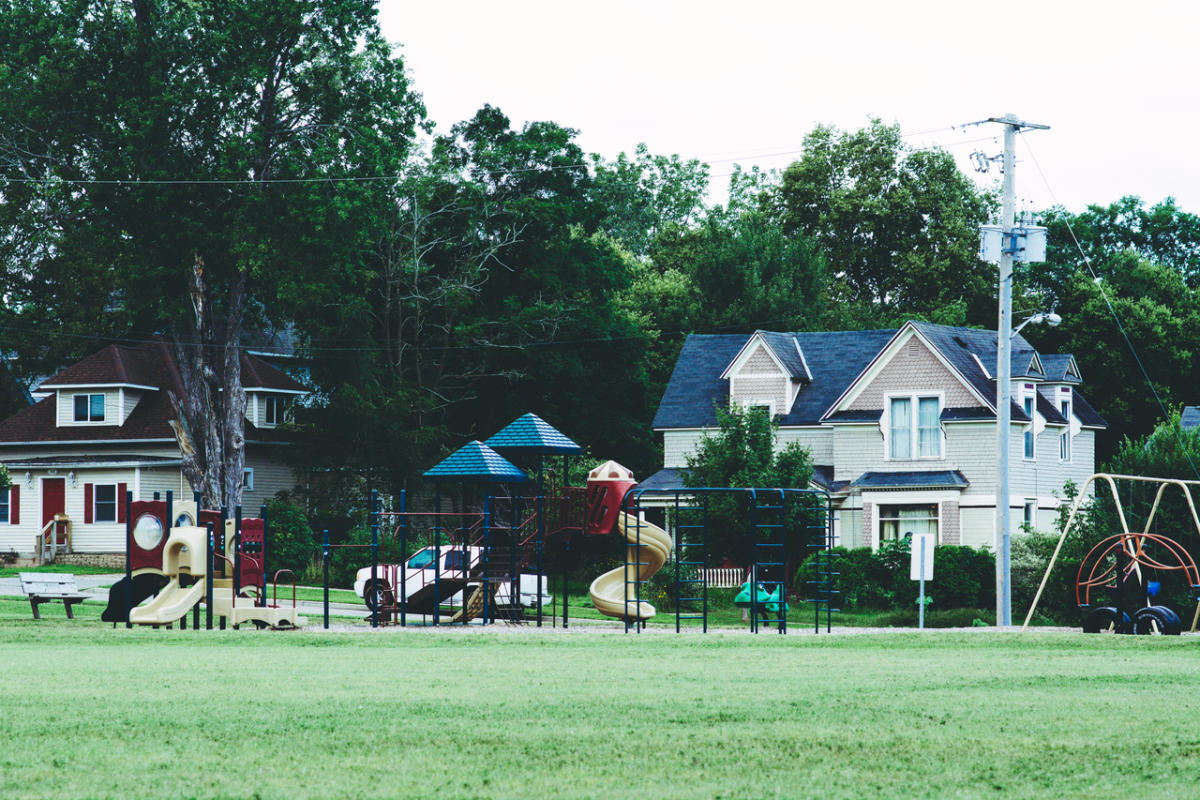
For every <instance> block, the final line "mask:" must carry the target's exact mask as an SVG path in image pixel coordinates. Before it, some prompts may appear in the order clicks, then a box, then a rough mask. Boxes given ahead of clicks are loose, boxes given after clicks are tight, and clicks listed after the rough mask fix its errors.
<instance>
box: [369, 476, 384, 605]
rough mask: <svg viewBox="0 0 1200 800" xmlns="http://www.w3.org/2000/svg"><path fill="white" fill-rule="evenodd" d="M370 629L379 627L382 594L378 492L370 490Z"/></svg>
mask: <svg viewBox="0 0 1200 800" xmlns="http://www.w3.org/2000/svg"><path fill="white" fill-rule="evenodd" d="M371 593H372V594H373V595H374V598H373V600H374V602H373V603H371V627H372V628H378V627H379V603H380V598H382V597H383V594H382V593H381V592H380V591H379V492H378V491H377V490H375V489H372V490H371Z"/></svg>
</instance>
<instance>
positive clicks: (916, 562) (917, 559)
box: [909, 533, 937, 581]
mask: <svg viewBox="0 0 1200 800" xmlns="http://www.w3.org/2000/svg"><path fill="white" fill-rule="evenodd" d="M922 543H924V545H925V548H924V551H925V560H924V561H922V560H921V549H922V548H921V545H922ZM936 546H937V535H936V534H933V533H914V534H913V537H912V569H911V571H910V573H909V578H911V579H912V580H914V581H921V580H925V581H927V580H930V579H931V578H933V548H934V547H936Z"/></svg>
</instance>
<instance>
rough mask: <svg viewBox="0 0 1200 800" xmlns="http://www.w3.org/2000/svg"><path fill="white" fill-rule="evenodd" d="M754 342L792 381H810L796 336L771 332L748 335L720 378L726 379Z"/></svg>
mask: <svg viewBox="0 0 1200 800" xmlns="http://www.w3.org/2000/svg"><path fill="white" fill-rule="evenodd" d="M756 342H762V344H763V347H765V348H766V349H767V352H768V353H769V354H770V355H771V358H772V359H774V361H775V363H776V364H778V365H779V367H780V369H782V370H783V372H784V374H786V375H787V376H788V377H789V378H791V379H792V380H802V381H811V380H812V373H811V372H809V370H808V363H807V362H806V361H805V359H804V353H803V352H801V350H800V343H799V342H797V341H796V335H795V334H792V333H772V332H771V331H755V332H754V333H752V334H751V335H750V338H748V339H746V340H745V344H743V345H742V347H741V349H739V350H738V351H737V353H736V354H735V355H734V357H733V358H732V359H730V361H729V364H728V365H727V366H726V367H725V369H724V370H723V371H722V372H721V377H722V378H728V377H729V375H730V373H731V372H732V371H733V368H734V366H735V365H737V363H738V362H739V361H741V360H742V357H743V356H744V355H745V354H746V352H747V351H748V350H749V349H750V348H751V347H753V346H754V344H755V343H756Z"/></svg>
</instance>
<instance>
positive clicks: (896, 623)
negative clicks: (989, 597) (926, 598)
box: [876, 572, 996, 628]
mask: <svg viewBox="0 0 1200 800" xmlns="http://www.w3.org/2000/svg"><path fill="white" fill-rule="evenodd" d="M934 574H935V575H936V574H937V573H936V572H935V573H934ZM917 621H918V619H917V608H916V606H915V605H914V606H913V607H912V608H904V609H901V608H898V609H895V610H893V611H889V612H888V613H886V614H881V615H880V616H879V618H878V620H877V623H876V624H878V625H879V626H880V627H883V628H915V627H916V626H917ZM995 624H996V612H995V611H992V610H988V609H983V608H949V609H941V610H937V609H928V608H927V609H925V627H926V628H973V627H980V626H981V625H995Z"/></svg>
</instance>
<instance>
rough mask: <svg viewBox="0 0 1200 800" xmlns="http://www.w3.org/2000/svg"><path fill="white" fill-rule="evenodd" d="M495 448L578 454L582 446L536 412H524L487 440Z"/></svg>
mask: <svg viewBox="0 0 1200 800" xmlns="http://www.w3.org/2000/svg"><path fill="white" fill-rule="evenodd" d="M487 446H488V447H491V448H494V449H496V450H533V451H536V452H539V453H564V454H568V455H570V454H578V453H582V452H583V448H582V447H580V446H579V445H577V444H575V443H574V442H573V441H571V440H570V439H568V438H567V437H566V436H565V435H563V434H562V433H560V432H559V431H558V430H556V429H555V428H554V426H553V425H551V424H550V423H548V422H546V421H545V420H544V419H542V418H541V417H539V416H538V415H537V414H524V415H522V416H520V417H518V418H517V419H515V420H513V421H512V422H510V423H509V424H508V425H507V426H506V427H505V428H504V429H503V430H501V431H500V432H499V433H497V434H496V435H495V436H493V437H492V438H490V439H488V440H487Z"/></svg>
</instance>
